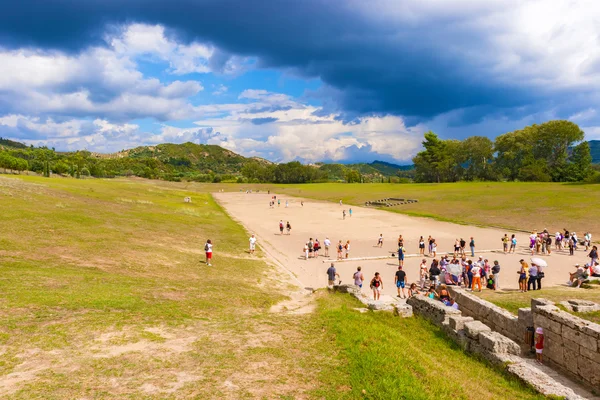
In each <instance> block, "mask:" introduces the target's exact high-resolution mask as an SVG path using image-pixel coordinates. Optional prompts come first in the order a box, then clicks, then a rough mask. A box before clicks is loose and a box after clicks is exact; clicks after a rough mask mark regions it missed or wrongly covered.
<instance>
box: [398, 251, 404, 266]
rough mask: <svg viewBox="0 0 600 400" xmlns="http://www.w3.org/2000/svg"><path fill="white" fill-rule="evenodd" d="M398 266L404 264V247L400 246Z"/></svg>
mask: <svg viewBox="0 0 600 400" xmlns="http://www.w3.org/2000/svg"><path fill="white" fill-rule="evenodd" d="M398 266H399V267H403V266H404V247H402V246H400V247H398Z"/></svg>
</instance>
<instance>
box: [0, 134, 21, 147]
mask: <svg viewBox="0 0 600 400" xmlns="http://www.w3.org/2000/svg"><path fill="white" fill-rule="evenodd" d="M2 147H11V148H13V149H26V148H27V145H26V144H23V143H19V142H15V141H13V140H9V139H4V138H1V137H0V148H2Z"/></svg>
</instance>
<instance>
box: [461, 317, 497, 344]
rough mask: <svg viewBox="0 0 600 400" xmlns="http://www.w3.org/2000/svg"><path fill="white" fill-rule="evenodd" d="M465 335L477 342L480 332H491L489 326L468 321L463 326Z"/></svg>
mask: <svg viewBox="0 0 600 400" xmlns="http://www.w3.org/2000/svg"><path fill="white" fill-rule="evenodd" d="M464 330H465V334H466V335H467V336H468V337H470V338H471V339H475V340H478V339H479V333H480V332H491V329H490V327H489V326H487V325H485V324H484V323H482V322H480V321H470V322H465V324H464Z"/></svg>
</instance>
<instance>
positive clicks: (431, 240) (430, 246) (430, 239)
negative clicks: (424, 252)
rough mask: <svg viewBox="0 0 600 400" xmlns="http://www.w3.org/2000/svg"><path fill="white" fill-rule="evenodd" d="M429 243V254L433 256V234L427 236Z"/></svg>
mask: <svg viewBox="0 0 600 400" xmlns="http://www.w3.org/2000/svg"><path fill="white" fill-rule="evenodd" d="M427 243H428V245H429V247H428V250H429V256H431V253H432V251H431V250H432V248H433V238H432V237H431V235H429V237H428V238H427Z"/></svg>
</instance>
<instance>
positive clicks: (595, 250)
mask: <svg viewBox="0 0 600 400" xmlns="http://www.w3.org/2000/svg"><path fill="white" fill-rule="evenodd" d="M588 257H589V258H590V260H591V261H590V266H591V267H592V268H593V267H594V265H596V261H598V246H592V250H590V252H589V254H588Z"/></svg>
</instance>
